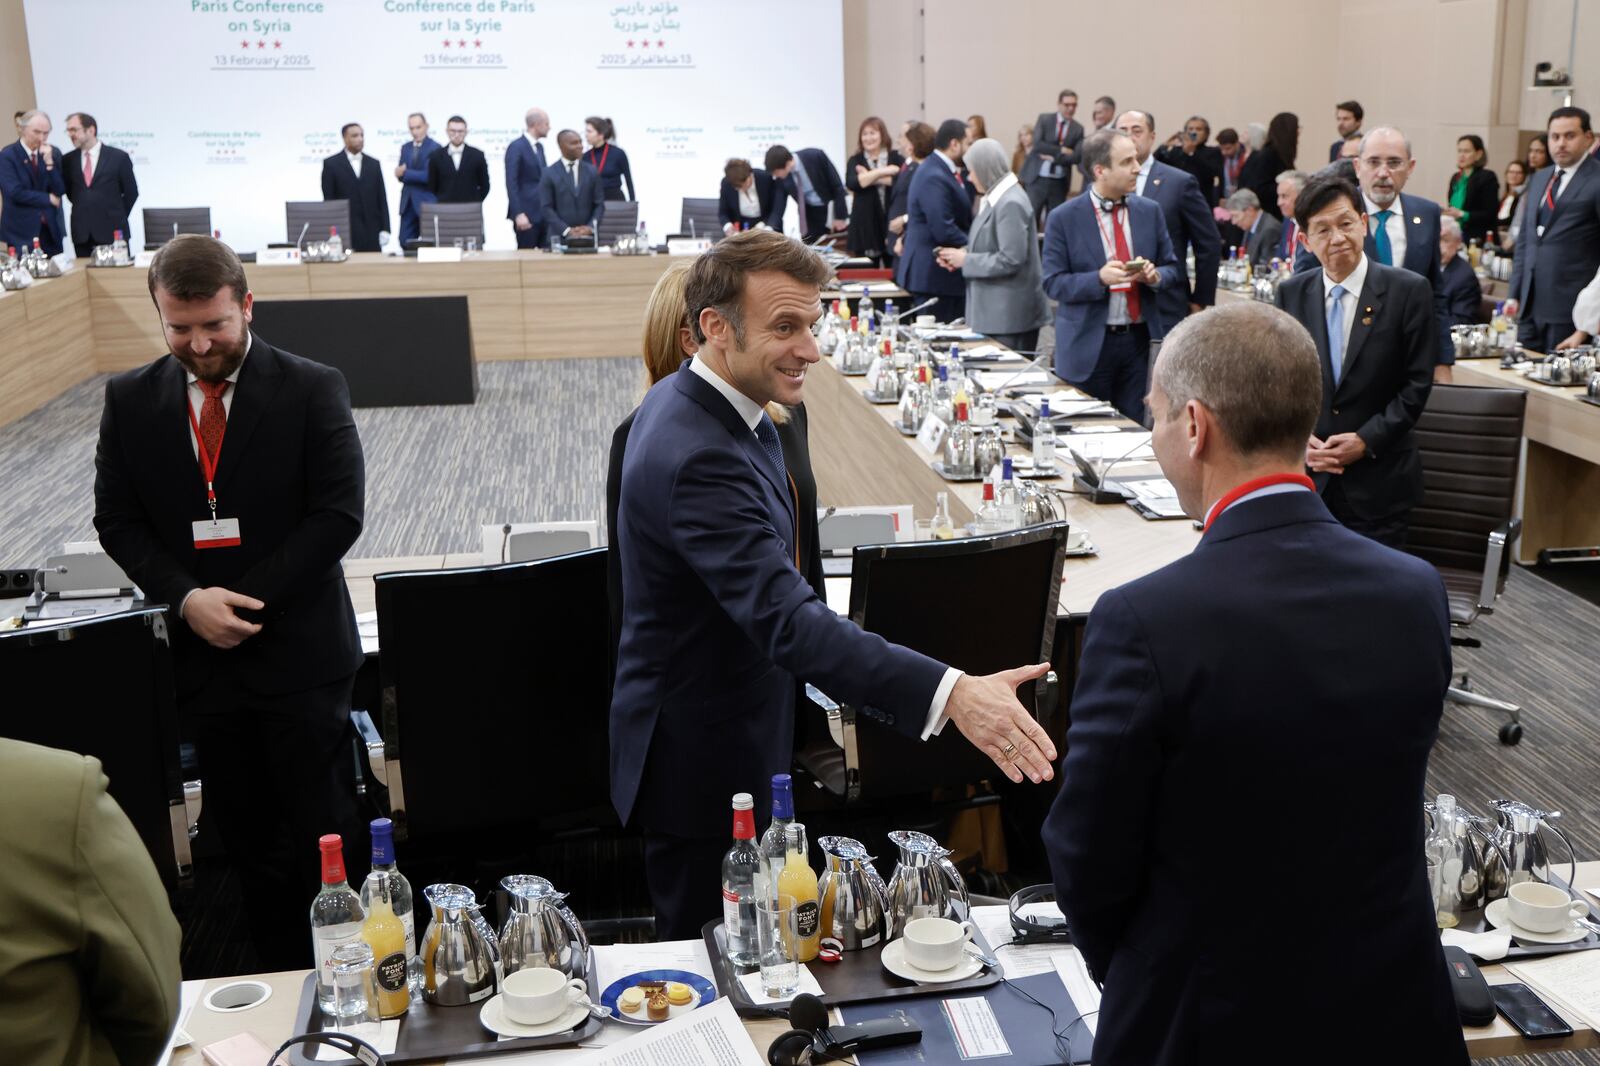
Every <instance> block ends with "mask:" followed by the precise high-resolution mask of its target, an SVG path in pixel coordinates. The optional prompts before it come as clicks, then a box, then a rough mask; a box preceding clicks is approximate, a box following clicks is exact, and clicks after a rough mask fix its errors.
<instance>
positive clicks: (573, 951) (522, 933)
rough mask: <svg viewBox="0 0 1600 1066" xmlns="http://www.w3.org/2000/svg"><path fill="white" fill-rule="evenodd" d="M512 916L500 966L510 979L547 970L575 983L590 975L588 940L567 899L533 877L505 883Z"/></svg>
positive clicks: (513, 878) (504, 934) (503, 939)
mask: <svg viewBox="0 0 1600 1066" xmlns="http://www.w3.org/2000/svg"><path fill="white" fill-rule="evenodd" d="M500 887H501V888H503V889H505V891H506V899H507V900H508V903H509V906H508V908H507V909H508V911H509V915H508V917H507V918H506V924H505V927H504V928H503V929H501V930H500V960H501V965H502V968H503V969H504V971H505V972H506V973H507V974H513V973H516V972H517V971H518V970H521V969H529V968H533V967H539V966H547V967H549V968H550V969H552V970H560V971H561V972H562V973H564V974H566V975H567V976H568V977H569V978H571V977H585V976H586V975H587V974H588V972H589V938H588V937H586V936H584V934H583V926H582V925H581V924H579V922H578V916H577V915H575V914H573V913H572V910H571V908H569V907H568V906H567V905H566V903H565V902H563V901H564V900H565V899H566V898H567V894H566V893H565V892H557V891H556V888H555V886H554V885H552V884H551V883H550V882H549V881H546V880H545V879H544V878H542V877H537V876H534V875H533V874H513V875H512V876H510V877H506V878H502V879H501V881H500Z"/></svg>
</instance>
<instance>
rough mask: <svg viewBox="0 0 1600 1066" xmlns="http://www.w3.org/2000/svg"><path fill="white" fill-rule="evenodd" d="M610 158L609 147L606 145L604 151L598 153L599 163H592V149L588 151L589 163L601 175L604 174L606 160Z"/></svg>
mask: <svg viewBox="0 0 1600 1066" xmlns="http://www.w3.org/2000/svg"><path fill="white" fill-rule="evenodd" d="M610 156H611V145H610V144H607V145H606V150H605V151H603V152H601V153H600V162H598V163H594V149H593V148H591V149H589V162H591V163H594V169H595V170H596V171H598V172H599V173H601V174H604V173H605V172H606V160H607V159H608V158H610Z"/></svg>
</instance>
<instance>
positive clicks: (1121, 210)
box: [1044, 129, 1183, 422]
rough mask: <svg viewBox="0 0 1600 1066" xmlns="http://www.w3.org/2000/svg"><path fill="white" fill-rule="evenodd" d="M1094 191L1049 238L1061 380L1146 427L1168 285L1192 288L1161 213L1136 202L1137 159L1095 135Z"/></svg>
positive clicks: (1118, 136) (1088, 141)
mask: <svg viewBox="0 0 1600 1066" xmlns="http://www.w3.org/2000/svg"><path fill="white" fill-rule="evenodd" d="M1080 154H1081V155H1082V157H1083V162H1084V165H1085V166H1086V167H1088V168H1089V173H1090V174H1092V175H1093V180H1092V183H1091V185H1090V188H1089V191H1088V192H1087V193H1086V194H1085V195H1083V196H1074V197H1073V198H1072V199H1070V200H1068V201H1067V202H1066V203H1064V204H1062V205H1061V206H1060V207H1058V208H1056V209H1055V210H1054V211H1052V212H1050V218H1049V220H1048V221H1047V222H1046V223H1045V231H1044V291H1045V293H1046V295H1048V296H1049V297H1050V298H1051V299H1053V300H1055V301H1057V306H1056V352H1055V366H1056V375H1057V376H1058V377H1060V378H1061V379H1062V380H1063V381H1067V382H1070V383H1071V384H1072V385H1075V386H1076V387H1077V388H1079V389H1081V390H1082V391H1084V392H1086V393H1088V394H1089V395H1090V396H1093V397H1095V398H1096V399H1100V400H1105V401H1106V402H1108V403H1110V404H1111V405H1112V406H1113V407H1115V408H1116V409H1117V410H1118V411H1119V412H1121V413H1122V415H1123V417H1125V418H1131V419H1133V420H1134V421H1135V422H1143V421H1144V396H1145V385H1146V383H1147V381H1148V380H1149V372H1150V345H1151V343H1152V342H1153V341H1158V340H1160V339H1161V338H1162V337H1163V336H1164V335H1165V333H1166V328H1165V326H1164V325H1163V324H1162V317H1161V315H1160V314H1158V313H1157V312H1156V310H1155V303H1156V293H1157V292H1158V291H1159V290H1160V288H1161V287H1162V286H1167V285H1182V284H1183V278H1182V274H1183V264H1182V263H1180V262H1178V258H1177V256H1176V255H1174V254H1173V251H1172V238H1171V236H1170V235H1169V234H1168V233H1167V226H1166V222H1165V220H1164V219H1163V218H1162V217H1161V207H1160V206H1159V205H1158V204H1156V203H1155V202H1154V201H1151V200H1146V199H1145V198H1144V197H1142V196H1135V195H1134V194H1133V189H1134V186H1135V185H1136V184H1137V183H1138V181H1139V158H1138V150H1137V149H1135V148H1134V146H1133V140H1132V139H1131V138H1130V137H1129V136H1128V135H1127V134H1125V133H1122V132H1121V131H1119V130H1114V129H1105V130H1096V131H1095V132H1094V133H1091V134H1090V135H1089V136H1088V137H1087V138H1085V139H1084V142H1083V149H1082V151H1081V152H1080Z"/></svg>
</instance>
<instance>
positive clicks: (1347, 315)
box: [1322, 255, 1367, 378]
mask: <svg viewBox="0 0 1600 1066" xmlns="http://www.w3.org/2000/svg"><path fill="white" fill-rule="evenodd" d="M1366 283H1367V257H1366V256H1365V255H1363V256H1362V257H1361V262H1359V263H1357V264H1356V268H1355V269H1354V270H1352V271H1350V276H1349V277H1347V278H1345V279H1344V280H1343V281H1334V280H1333V278H1331V277H1329V276H1328V272H1327V271H1326V270H1324V271H1323V272H1322V318H1323V321H1327V318H1328V314H1329V312H1331V311H1332V310H1333V295H1332V293H1333V287H1334V286H1335V285H1343V286H1344V295H1343V296H1340V297H1339V305H1340V307H1342V308H1343V309H1344V336H1343V337H1341V338H1340V341H1341V342H1342V343H1340V345H1339V375H1340V377H1341V378H1343V376H1344V364H1345V360H1346V359H1348V358H1349V356H1350V327H1351V326H1353V325H1355V322H1356V304H1358V303H1359V302H1360V301H1361V289H1362V287H1363V286H1364V285H1366ZM1330 339H1331V338H1330Z"/></svg>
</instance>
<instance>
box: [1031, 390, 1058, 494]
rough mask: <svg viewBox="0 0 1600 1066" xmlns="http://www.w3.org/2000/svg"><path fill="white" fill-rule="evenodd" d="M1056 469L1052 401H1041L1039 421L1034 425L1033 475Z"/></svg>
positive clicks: (1051, 471) (1048, 472)
mask: <svg viewBox="0 0 1600 1066" xmlns="http://www.w3.org/2000/svg"><path fill="white" fill-rule="evenodd" d="M1055 469H1056V426H1055V423H1054V422H1052V421H1050V401H1049V400H1048V399H1044V398H1041V399H1040V400H1039V419H1038V421H1036V422H1035V423H1034V424H1033V473H1034V476H1035V477H1038V476H1041V475H1044V474H1051V473H1054V472H1055Z"/></svg>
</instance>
